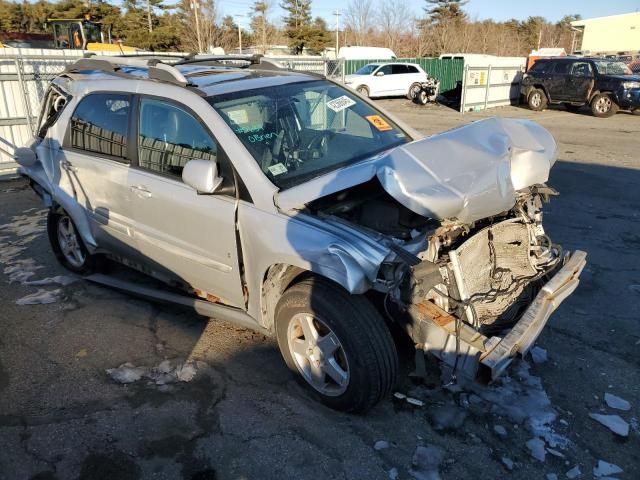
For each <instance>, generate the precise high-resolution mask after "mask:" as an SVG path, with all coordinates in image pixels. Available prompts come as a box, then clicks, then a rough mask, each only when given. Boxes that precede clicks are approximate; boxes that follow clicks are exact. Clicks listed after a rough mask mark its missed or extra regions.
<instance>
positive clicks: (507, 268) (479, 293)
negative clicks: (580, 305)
mask: <svg viewBox="0 0 640 480" xmlns="http://www.w3.org/2000/svg"><path fill="white" fill-rule="evenodd" d="M553 193H554V192H553V191H552V190H551V189H549V188H547V187H544V186H534V187H531V188H530V189H528V191H524V192H519V195H518V201H517V203H516V206H515V207H514V208H513V209H512V210H510V211H509V212H506V213H505V214H504V215H500V216H496V217H492V218H491V219H487V220H484V221H482V222H476V223H475V224H474V225H473V226H471V227H470V226H468V225H461V224H456V223H452V224H444V225H442V226H441V227H440V228H438V229H437V230H436V231H434V232H433V234H432V235H431V236H430V237H429V240H428V249H427V250H426V251H425V252H424V254H423V255H421V262H420V263H419V264H417V265H414V266H412V267H410V268H409V269H408V273H407V276H406V277H405V279H404V282H403V284H402V285H401V286H400V287H399V291H397V292H396V293H395V294H394V295H393V296H392V297H390V298H393V299H394V301H395V302H396V305H397V306H398V307H399V309H400V310H402V311H404V312H405V313H406V315H404V316H403V317H402V318H404V319H405V320H404V321H405V326H406V329H407V331H408V333H409V334H410V336H411V338H412V339H413V340H414V342H415V343H416V345H417V346H418V347H419V348H420V349H421V350H423V351H424V352H425V353H430V354H432V355H434V356H435V357H437V358H439V359H440V360H441V361H442V362H444V363H445V364H446V365H447V366H448V367H449V368H450V369H451V373H452V374H453V375H454V376H455V375H464V376H465V377H468V378H478V379H481V380H484V381H488V380H491V379H494V378H495V377H497V376H498V375H500V374H501V373H502V372H503V371H504V369H505V368H506V367H507V366H508V365H509V363H510V362H511V360H512V359H513V357H515V356H516V354H519V355H525V354H526V353H527V352H528V351H529V349H530V348H531V347H532V346H533V343H534V342H535V340H536V339H537V337H538V335H539V334H540V332H541V331H542V328H543V327H544V326H545V324H546V323H547V320H548V319H549V317H550V315H551V313H552V312H553V311H554V310H555V309H556V308H557V307H558V305H559V304H560V303H561V302H562V301H563V300H564V299H565V298H567V297H568V296H569V295H570V294H571V293H572V292H573V291H574V290H575V288H576V287H577V285H578V277H579V276H580V273H581V271H582V269H583V268H584V266H585V264H586V261H585V258H586V254H585V253H584V252H580V251H576V252H574V253H573V254H572V255H570V254H569V253H565V252H563V251H562V249H561V247H560V246H559V245H556V244H554V243H553V242H552V241H551V240H550V239H549V237H548V236H547V235H546V234H545V232H544V229H543V227H542V212H541V209H540V207H541V204H542V202H543V201H545V200H546V199H547V198H548V196H549V195H550V194H553ZM436 271H437V274H436V273H435V272H436Z"/></svg>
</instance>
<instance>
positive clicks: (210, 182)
mask: <svg viewBox="0 0 640 480" xmlns="http://www.w3.org/2000/svg"><path fill="white" fill-rule="evenodd" d="M182 181H183V182H184V183H186V184H187V185H189V186H190V187H191V188H193V189H195V191H196V192H198V193H214V192H215V191H216V190H217V189H218V188H219V187H220V185H221V184H222V177H221V176H219V175H218V164H217V162H216V161H215V160H189V161H188V162H187V164H186V165H185V166H184V168H183V169H182Z"/></svg>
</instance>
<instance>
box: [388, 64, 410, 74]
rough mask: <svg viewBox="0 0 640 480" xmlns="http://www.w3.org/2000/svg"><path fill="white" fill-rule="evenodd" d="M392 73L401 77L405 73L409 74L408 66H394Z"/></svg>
mask: <svg viewBox="0 0 640 480" xmlns="http://www.w3.org/2000/svg"><path fill="white" fill-rule="evenodd" d="M391 71H392V73H393V74H394V75H401V74H403V73H409V70H408V69H407V66H406V65H397V64H396V65H393V68H392V69H391Z"/></svg>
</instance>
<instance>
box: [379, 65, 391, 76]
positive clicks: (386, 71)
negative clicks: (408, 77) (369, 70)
mask: <svg viewBox="0 0 640 480" xmlns="http://www.w3.org/2000/svg"><path fill="white" fill-rule="evenodd" d="M378 72H383V73H384V74H385V75H391V65H383V66H382V67H380V69H379V70H378ZM378 72H376V73H378Z"/></svg>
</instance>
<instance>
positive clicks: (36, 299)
mask: <svg viewBox="0 0 640 480" xmlns="http://www.w3.org/2000/svg"><path fill="white" fill-rule="evenodd" d="M61 298H62V290H60V289H59V288H57V289H55V290H44V289H42V288H40V289H38V291H37V292H36V293H31V294H29V295H26V296H24V297H22V298H19V299H18V300H16V303H17V304H18V305H42V304H47V303H55V302H57V301H58V300H60V299H61Z"/></svg>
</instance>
